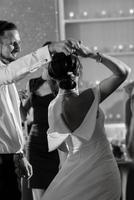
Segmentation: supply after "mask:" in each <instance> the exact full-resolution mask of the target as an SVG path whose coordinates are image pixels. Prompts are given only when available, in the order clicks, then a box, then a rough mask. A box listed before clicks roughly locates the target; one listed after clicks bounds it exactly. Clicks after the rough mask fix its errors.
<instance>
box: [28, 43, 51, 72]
mask: <svg viewBox="0 0 134 200" xmlns="http://www.w3.org/2000/svg"><path fill="white" fill-rule="evenodd" d="M32 56H33V57H35V58H38V60H39V62H37V63H36V64H34V65H31V66H30V70H29V71H30V72H33V71H35V70H37V69H38V68H39V67H40V66H41V65H43V64H47V63H49V62H50V61H51V55H50V53H49V50H48V46H45V47H41V48H39V49H38V50H37V51H35V52H33V53H32Z"/></svg>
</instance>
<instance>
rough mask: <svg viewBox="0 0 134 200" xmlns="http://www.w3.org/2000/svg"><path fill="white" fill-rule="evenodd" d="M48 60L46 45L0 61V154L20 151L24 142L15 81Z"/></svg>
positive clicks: (49, 59)
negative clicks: (5, 60) (13, 59)
mask: <svg viewBox="0 0 134 200" xmlns="http://www.w3.org/2000/svg"><path fill="white" fill-rule="evenodd" d="M50 61H51V56H50V54H49V51H48V47H47V46H45V47H42V48H40V49H38V50H37V51H35V52H33V53H31V54H28V55H26V56H24V57H21V58H19V59H18V60H16V61H14V62H11V63H10V64H8V65H5V64H4V63H2V62H1V61H0V154H3V153H17V152H21V151H22V150H23V147H24V144H25V140H24V135H23V130H22V124H21V116H20V99H19V95H18V92H17V89H16V86H15V81H16V80H17V79H18V78H19V77H21V76H22V75H24V74H27V73H30V72H33V71H35V70H37V69H38V68H40V67H41V66H42V65H43V64H47V63H48V62H50Z"/></svg>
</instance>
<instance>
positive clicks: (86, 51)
mask: <svg viewBox="0 0 134 200" xmlns="http://www.w3.org/2000/svg"><path fill="white" fill-rule="evenodd" d="M76 55H78V56H81V57H84V58H87V57H90V58H93V57H94V53H93V52H92V51H91V49H90V48H89V47H87V46H85V45H83V44H82V43H81V42H80V43H79V45H78V48H77V49H76Z"/></svg>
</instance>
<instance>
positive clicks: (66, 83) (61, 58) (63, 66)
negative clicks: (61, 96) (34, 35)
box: [48, 53, 81, 90]
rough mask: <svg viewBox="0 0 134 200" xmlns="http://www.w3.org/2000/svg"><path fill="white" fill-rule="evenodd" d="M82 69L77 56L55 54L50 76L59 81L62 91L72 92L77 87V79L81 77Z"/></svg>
mask: <svg viewBox="0 0 134 200" xmlns="http://www.w3.org/2000/svg"><path fill="white" fill-rule="evenodd" d="M80 67H81V64H80V61H79V59H78V57H77V56H75V55H69V56H66V55H65V54H64V53H55V54H54V56H53V58H52V61H51V63H50V64H49V65H48V74H49V75H50V77H52V78H53V79H55V80H58V81H59V87H60V88H61V89H65V90H70V89H73V88H75V87H76V82H75V77H76V76H79V72H80Z"/></svg>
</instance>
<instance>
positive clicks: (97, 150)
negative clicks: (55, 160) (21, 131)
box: [42, 86, 121, 200]
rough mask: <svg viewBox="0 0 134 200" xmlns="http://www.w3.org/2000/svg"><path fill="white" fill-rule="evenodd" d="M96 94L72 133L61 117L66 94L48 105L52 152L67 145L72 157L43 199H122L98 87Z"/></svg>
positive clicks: (49, 139) (50, 147) (68, 158)
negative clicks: (100, 107)
mask: <svg viewBox="0 0 134 200" xmlns="http://www.w3.org/2000/svg"><path fill="white" fill-rule="evenodd" d="M93 92H94V96H95V99H94V101H93V104H92V106H91V107H90V109H89V111H88V112H87V114H86V116H85V118H84V120H83V121H82V123H81V125H80V126H79V127H78V128H77V129H76V130H75V131H73V132H71V131H70V130H69V128H68V127H67V126H66V124H65V123H64V121H63V119H62V117H61V113H62V107H61V106H62V100H63V94H60V93H59V94H58V96H57V97H56V99H54V100H53V101H52V102H51V104H50V106H49V125H50V128H49V130H48V143H49V144H48V145H49V149H50V150H51V149H54V148H56V146H57V147H58V145H60V144H61V143H62V142H65V143H66V145H67V147H68V150H69V154H68V157H67V159H66V161H65V162H64V164H63V166H62V168H61V170H60V171H59V172H58V174H57V175H56V177H55V178H54V179H53V181H52V182H51V184H50V186H49V187H48V189H47V191H46V193H45V194H44V196H43V198H42V200H119V199H120V194H121V182H120V174H119V170H118V166H117V163H116V161H115V158H114V156H113V154H112V151H111V149H110V145H109V141H108V140H107V137H106V134H105V129H104V114H103V112H102V110H101V109H99V87H98V86H97V87H94V88H93ZM97 113H98V114H97Z"/></svg>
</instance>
